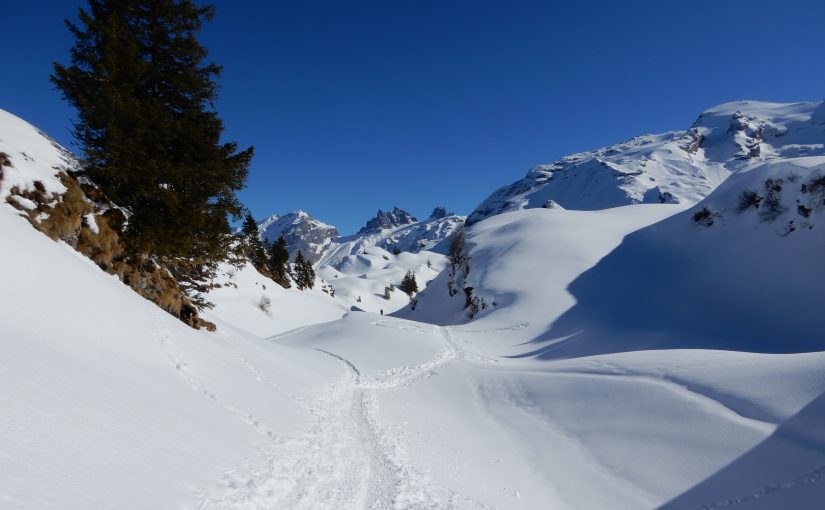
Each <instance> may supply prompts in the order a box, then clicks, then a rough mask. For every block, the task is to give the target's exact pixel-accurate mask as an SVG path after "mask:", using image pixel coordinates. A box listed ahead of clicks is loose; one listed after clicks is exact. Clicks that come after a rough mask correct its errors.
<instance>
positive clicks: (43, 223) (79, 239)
mask: <svg viewBox="0 0 825 510" xmlns="http://www.w3.org/2000/svg"><path fill="white" fill-rule="evenodd" d="M78 168H79V165H78V163H77V160H76V158H75V157H74V156H73V155H72V154H71V152H69V151H68V150H67V149H65V148H64V147H62V146H61V145H60V144H58V143H57V142H56V141H55V140H53V139H51V138H50V137H49V136H48V135H46V134H45V133H43V132H42V131H40V130H38V129H37V128H35V127H34V126H32V125H30V124H28V123H27V122H25V121H23V120H22V119H19V118H17V117H15V116H14V115H11V114H10V113H7V112H4V111H2V110H0V207H5V205H4V204H8V205H9V206H11V207H13V208H14V209H16V210H17V214H19V215H21V216H23V217H25V218H26V219H27V220H28V221H29V223H31V225H32V226H33V227H34V228H35V229H37V230H39V231H40V232H42V233H43V234H45V235H47V236H48V237H49V238H51V239H53V240H55V241H63V242H65V243H66V244H67V245H69V246H71V247H72V248H73V249H75V250H76V251H77V252H78V253H80V254H82V255H84V256H85V257H88V258H89V259H90V260H91V261H92V262H94V263H95V264H96V265H97V266H98V267H100V268H101V269H103V270H104V271H106V272H107V273H110V274H113V275H115V276H117V277H118V278H119V279H120V280H121V281H122V282H123V283H125V284H126V285H128V286H129V287H130V288H131V289H132V290H134V291H135V292H137V293H138V294H140V295H141V296H143V297H144V298H146V299H148V300H149V301H152V302H153V303H155V304H156V305H158V306H159V307H160V308H162V309H163V310H165V311H167V312H169V313H170V314H172V315H174V316H175V317H177V318H179V319H180V320H182V321H183V322H185V323H186V324H188V325H190V326H192V327H194V328H201V327H204V328H206V329H209V330H214V329H215V325H214V324H212V323H211V322H208V321H206V320H204V319H202V318H201V317H199V316H198V305H199V304H200V303H194V302H193V300H194V301H197V297H198V295H197V294H198V292H199V291H198V289H195V288H194V286H192V285H189V284H191V283H193V282H192V281H191V279H190V280H189V281H188V282H186V281H184V280H183V279H182V278H179V276H178V274H179V273H180V269H181V268H182V267H183V266H181V265H178V266H175V264H176V263H178V262H176V261H164V260H159V259H158V258H157V257H151V256H149V255H147V254H143V253H130V252H129V250H127V248H126V246H125V243H124V242H123V239H122V237H121V233H122V230H123V225H124V223H125V221H126V216H127V215H126V213H125V212H124V211H123V210H122V209H121V208H120V207H118V206H117V205H115V204H113V203H111V202H110V201H109V200H108V199H107V198H106V197H105V196H104V194H103V193H102V192H101V190H100V189H99V188H98V187H96V186H95V185H94V184H93V183H91V182H89V181H88V179H85V178H83V177H77V175H78V174H77V170H78ZM200 283H201V282H198V284H200ZM187 285H189V287H188V289H187V287H186V286H187ZM188 290H193V291H194V292H190V293H188ZM190 296H192V297H191V298H190Z"/></svg>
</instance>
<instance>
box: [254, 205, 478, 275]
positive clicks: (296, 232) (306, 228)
mask: <svg viewBox="0 0 825 510" xmlns="http://www.w3.org/2000/svg"><path fill="white" fill-rule="evenodd" d="M465 219H466V218H465V217H464V216H458V215H456V214H454V213H451V212H448V211H447V209H446V208H444V207H436V208H434V209H433V212H432V214H431V215H430V216H429V217H428V218H427V219H426V220H423V221H419V220H418V219H417V218H415V217H414V216H413V215H412V214H410V213H409V212H407V211H405V210H403V209H400V208H398V207H393V208H392V209H391V210H389V211H382V210H380V209H379V210H378V212H377V213H376V215H375V217H373V218H371V219H369V220H367V222H366V223H365V225H364V226H363V227H362V228H361V229H360V230H359V231H358V233H357V234H354V235H350V236H341V235H340V234H339V232H338V229H336V228H335V227H334V226H332V225H327V224H326V223H323V222H321V221H319V220H318V219H316V218H314V217H312V216H311V215H310V214H309V213H307V212H305V211H301V210H298V211H292V212H290V213H287V214H284V215H282V216H280V215H277V214H275V215H272V216H270V217H268V218H266V219H265V220H263V221H262V222H260V223H259V224H258V229H259V231H260V233H261V237H262V238H263V239H266V240H267V241H269V242H274V241H275V240H276V239H278V237H279V236H283V237H284V239H285V240H286V242H287V249H288V250H289V253H290V255H291V256H292V257H295V255H296V254H297V253H298V250H301V252H302V253H303V254H304V256H306V257H307V258H309V259H310V260H311V261H312V262H314V263H319V265H325V264H331V265H335V264H337V263H338V262H340V261H341V260H342V259H343V258H344V257H346V256H348V255H357V254H359V253H363V251H364V250H366V249H367V248H369V247H371V246H378V247H380V248H383V249H386V250H388V251H406V252H413V253H416V252H418V251H421V250H430V249H433V248H435V247H436V246H437V245H438V244H439V243H440V242H441V241H443V240H444V239H446V238H448V237H449V236H450V235H452V234H453V232H455V231H456V230H457V229H459V228H461V226H463V225H464V221H465Z"/></svg>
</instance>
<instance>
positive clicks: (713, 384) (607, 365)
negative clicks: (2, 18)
mask: <svg viewBox="0 0 825 510" xmlns="http://www.w3.org/2000/svg"><path fill="white" fill-rule="evenodd" d="M0 154H1V155H3V158H2V159H3V161H0V163H2V166H0V169H2V174H0V202H1V203H0V231H2V232H3V234H4V242H3V244H2V248H0V279H2V282H3V287H2V289H3V290H2V294H0V336H1V337H2V344H3V347H4V352H3V355H2V356H0V384H2V386H3V388H4V391H3V392H2V394H0V402H1V403H2V405H1V406H0V408H2V410H3V414H2V420H0V507H2V508H9V509H28V508H62V509H78V510H80V509H84V510H85V509H88V508H119V509H130V508H134V509H139V508H159V509H160V508H189V509H200V510H213V509H265V508H267V509H271V508H306V509H310V508H313V509H314V508H329V509H341V508H379V509H383V508H397V509H422V508H485V509H486V508H503V509H510V508H513V509H519V508H523V509H548V508H552V509H606V508H615V509H653V508H663V509H673V510H675V509H717V508H729V507H730V508H735V509H739V508H742V509H786V508H798V509H806V508H817V506H818V505H819V504H820V503H821V501H825V426H824V425H825V316H823V314H822V308H823V305H825V294H824V293H823V289H825V272H823V271H822V259H823V254H825V102H815V103H797V104H778V103H761V102H753V101H741V102H735V103H727V104H724V105H720V106H717V107H715V108H711V109H709V110H707V111H706V112H704V113H703V114H701V115H700V116H699V118H698V120H697V121H696V122H695V123H694V124H693V125H692V126H691V127H689V128H688V129H687V130H686V131H674V132H670V133H665V134H661V135H645V136H641V137H638V138H634V139H632V140H629V141H627V142H625V143H622V144H618V145H614V146H611V147H607V148H603V149H598V150H596V151H593V152H588V153H582V154H576V155H572V156H569V157H566V158H563V159H561V160H560V161H558V162H556V163H553V164H550V165H541V166H538V167H536V168H534V169H532V170H531V171H530V172H529V173H528V175H527V176H526V177H525V178H524V179H522V180H519V181H517V182H515V183H513V184H511V185H508V186H504V187H502V188H501V189H499V190H497V191H495V192H494V193H493V194H492V195H491V196H490V197H489V198H487V199H486V200H485V201H484V202H483V203H482V204H480V205H479V206H478V207H477V208H476V209H475V210H474V211H473V212H472V213H471V214H470V215H469V216H468V217H466V218H465V217H464V216H460V215H456V214H452V213H450V212H448V211H447V210H446V209H444V208H441V207H437V208H436V209H435V210H434V211H433V214H432V215H431V216H430V217H428V218H427V219H425V220H423V221H419V220H417V219H416V218H413V217H412V215H410V214H409V213H407V212H406V211H403V210H401V209H398V208H395V209H393V210H391V211H379V212H378V214H377V215H376V217H375V218H373V219H370V220H368V221H367V222H366V223H365V226H364V228H363V229H361V231H359V232H358V233H356V234H353V235H347V236H342V235H340V233H339V232H338V230H337V229H336V228H335V227H334V226H331V225H328V224H326V223H323V222H321V221H319V220H317V219H315V218H313V217H312V216H311V215H309V214H308V213H306V212H304V211H294V212H292V213H288V214H285V215H273V216H271V217H269V218H267V219H265V220H263V221H261V222H260V223H259V225H258V228H259V232H260V235H261V237H262V238H264V239H266V240H268V241H270V242H273V241H274V240H276V239H277V238H278V237H279V236H284V238H285V239H286V241H287V243H288V246H289V251H290V255H291V256H293V257H294V255H295V253H296V252H297V250H301V251H302V252H303V253H304V254H305V255H308V256H309V257H310V259H311V261H312V262H313V263H314V268H315V272H316V275H317V280H316V283H315V286H314V288H312V289H307V290H298V289H297V288H295V287H293V288H288V289H286V288H283V287H281V286H279V285H277V284H276V283H274V282H273V281H272V280H270V279H268V278H266V277H264V276H263V275H261V274H260V273H259V272H257V271H256V270H255V269H254V268H253V267H252V265H251V264H249V263H240V264H234V265H233V264H229V263H226V264H224V265H222V266H221V267H220V268H219V271H218V273H219V275H218V277H217V278H216V279H215V280H214V281H212V282H210V284H211V286H210V289H209V290H208V292H207V293H206V294H205V298H206V299H207V300H208V301H210V302H211V303H212V304H213V305H214V306H213V307H212V308H207V309H204V310H203V311H202V316H203V319H204V320H205V321H208V322H209V323H211V324H213V325H214V326H215V329H214V331H207V330H206V329H200V330H196V329H193V328H192V327H189V326H188V325H186V324H184V322H182V321H180V320H177V319H176V317H173V316H172V315H170V313H171V312H170V313H167V311H169V310H166V311H164V309H161V308H160V307H158V306H156V305H155V304H154V303H153V302H150V301H149V300H147V299H152V297H151V296H147V295H143V294H139V293H138V292H135V291H133V290H132V289H130V288H129V287H128V286H127V285H124V283H123V278H122V277H120V276H121V275H119V274H118V272H117V271H116V270H114V269H112V268H110V267H104V266H105V264H104V263H103V262H102V260H103V259H100V258H98V259H95V258H94V257H92V258H89V257H88V256H84V255H83V254H82V253H81V252H80V248H78V246H81V245H83V246H85V245H89V246H98V245H99V244H100V243H97V244H95V243H92V241H88V240H86V239H87V238H89V239H92V238H94V239H96V237H95V236H100V235H101V234H100V232H104V231H105V227H104V225H106V223H105V222H104V221H103V219H101V218H104V217H107V218H108V216H105V214H106V211H103V210H100V207H98V206H96V208H91V206H90V205H89V207H90V208H89V209H88V211H87V210H86V209H82V208H81V209H78V214H79V216H78V219H77V225H75V226H73V227H72V229H73V230H66V232H71V235H56V236H54V237H56V239H55V240H52V239H50V238H49V237H48V236H47V235H44V233H42V232H39V231H38V229H35V228H32V227H33V225H34V226H38V225H41V224H43V223H44V222H50V221H53V219H51V220H50V217H52V216H54V215H52V216H50V212H49V211H55V210H56V209H55V207H57V206H56V205H55V204H58V203H68V199H66V198H61V197H65V196H66V194H67V189H69V188H70V187H71V185H67V184H66V182H69V181H63V180H61V177H60V176H59V172H61V171H65V172H67V173H68V174H71V173H72V172H71V170H72V168H73V165H74V164H75V163H74V160H73V157H72V156H71V154H70V153H69V152H68V151H67V150H65V149H64V148H62V147H60V146H59V145H58V144H57V143H56V142H54V141H52V140H51V139H49V138H48V137H47V136H46V135H45V134H43V133H41V132H40V131H39V130H37V129H36V128H34V127H33V126H31V125H29V124H28V123H26V122H25V121H23V120H21V119H18V118H16V117H14V116H13V115H11V114H8V113H5V112H2V111H0ZM38 193H39V194H40V195H42V196H45V197H49V200H51V202H48V203H46V204H45V205H44V204H43V203H38V202H36V201H34V200H33V199H32V198H28V197H34V196H35V195H37V194H38ZM40 195H38V196H40ZM84 200H85V201H84ZM89 201H90V200H89V199H88V198H83V199H82V200H79V203H87V202H89ZM49 204H51V205H49ZM87 205H88V204H87ZM81 216H82V218H83V219H81ZM465 219H466V220H467V221H466V224H465ZM41 229H43V230H44V232H52V231H53V230H45V227H41ZM60 232H63V231H62V230H61V231H60ZM83 243H86V244H85V245H84V244H83ZM93 253H96V252H93ZM408 272H412V273H413V274H414V275H415V279H416V281H417V283H418V287H419V290H420V291H419V292H418V293H417V294H415V295H414V298H415V301H414V303H413V302H411V298H410V297H408V296H407V295H406V294H404V293H403V292H402V291H401V290H400V289H398V288H397V287H398V285H399V283H400V282H401V281H402V279H403V277H404V276H405V274H407V273H408ZM119 277H120V278H119ZM264 298H265V299H264ZM155 302H157V301H155ZM264 302H266V303H268V304H267V305H266V306H262V303H264Z"/></svg>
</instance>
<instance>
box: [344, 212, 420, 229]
mask: <svg viewBox="0 0 825 510" xmlns="http://www.w3.org/2000/svg"><path fill="white" fill-rule="evenodd" d="M417 222H418V220H417V219H416V218H415V216H413V215H412V214H410V213H409V212H407V211H405V210H404V209H401V208H399V207H397V206H396V207H393V208H392V210H390V211H382V210H381V209H378V213H377V214H376V215H375V217H374V218H372V219H370V220H369V221H367V223H366V224H365V225H364V226H363V227H362V228H361V230H359V231H358V233H359V234H362V233H364V232H370V231H378V230H385V229H388V228H395V227H400V226H402V225H409V224H411V223H417Z"/></svg>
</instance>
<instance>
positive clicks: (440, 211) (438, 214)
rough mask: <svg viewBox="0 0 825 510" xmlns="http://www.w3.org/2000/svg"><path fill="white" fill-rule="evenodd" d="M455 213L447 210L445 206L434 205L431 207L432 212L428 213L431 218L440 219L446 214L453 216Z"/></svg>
mask: <svg viewBox="0 0 825 510" xmlns="http://www.w3.org/2000/svg"><path fill="white" fill-rule="evenodd" d="M454 215H455V213H451V212H447V208H446V207H441V206H439V207H436V208H435V209H433V212H432V213H431V214H430V219H431V220H440V219H441V218H446V217H447V216H454Z"/></svg>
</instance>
